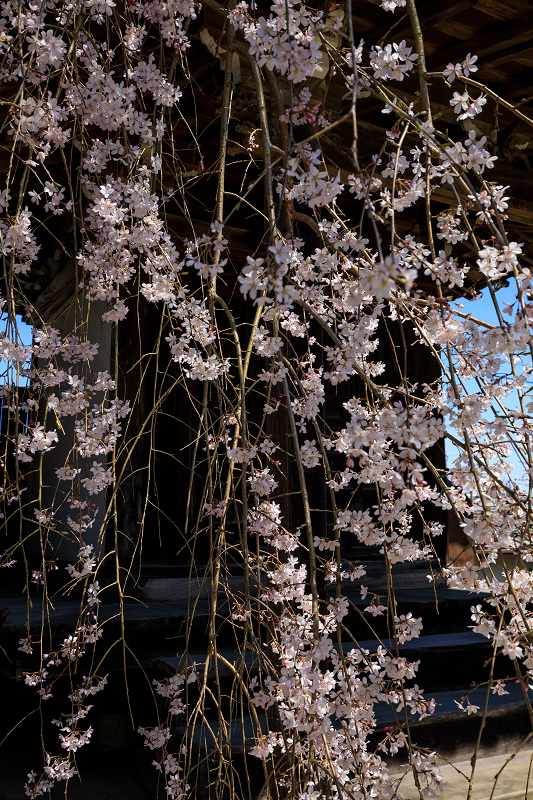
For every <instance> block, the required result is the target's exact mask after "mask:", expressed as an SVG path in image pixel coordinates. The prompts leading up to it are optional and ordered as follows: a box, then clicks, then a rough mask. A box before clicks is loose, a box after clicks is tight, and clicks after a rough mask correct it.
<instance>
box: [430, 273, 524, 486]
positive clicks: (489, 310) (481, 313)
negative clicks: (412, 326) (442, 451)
mask: <svg viewBox="0 0 533 800" xmlns="http://www.w3.org/2000/svg"><path fill="white" fill-rule="evenodd" d="M497 299H498V304H499V307H500V311H501V312H502V316H503V318H504V320H506V321H510V320H511V319H512V318H513V317H514V314H513V317H511V316H509V315H508V314H505V313H504V311H503V309H504V306H506V305H507V304H509V305H512V304H513V303H514V304H515V305H514V311H515V312H516V308H517V306H516V300H517V295H516V285H515V284H514V280H513V279H511V280H510V285H509V286H508V287H503V288H501V289H499V290H498V292H497ZM455 305H456V306H457V308H459V309H460V311H462V312H463V313H466V314H472V316H474V317H476V318H477V319H480V320H483V321H484V322H488V323H490V324H491V325H499V321H498V316H497V314H496V310H495V308H494V304H493V302H492V298H491V296H490V293H489V290H488V289H484V290H483V292H481V294H480V297H479V299H477V300H473V301H469V300H466V299H463V298H462V299H461V300H459V301H458V302H457V303H456V304H455ZM481 377H482V376H481ZM465 386H466V388H467V390H468V391H470V392H472V394H474V393H475V392H479V387H478V385H477V384H476V382H475V381H474V380H473V379H472V380H469V381H465ZM505 405H506V406H508V407H511V408H513V407H515V406H518V395H517V393H516V392H512V393H511V394H510V395H509V396H508V397H507V398H506V399H505ZM491 418H492V415H491ZM446 453H447V456H448V463H449V462H450V461H451V460H452V459H453V458H454V457H455V455H457V449H456V448H455V446H454V445H453V444H451V443H450V442H449V441H447V442H446ZM508 460H509V461H510V463H511V464H512V465H513V466H514V471H513V473H512V474H513V478H514V479H515V480H516V479H518V478H521V477H522V476H523V475H524V465H523V464H521V463H520V460H519V459H518V456H517V455H516V454H515V453H514V452H512V451H511V453H510V455H509V456H508Z"/></svg>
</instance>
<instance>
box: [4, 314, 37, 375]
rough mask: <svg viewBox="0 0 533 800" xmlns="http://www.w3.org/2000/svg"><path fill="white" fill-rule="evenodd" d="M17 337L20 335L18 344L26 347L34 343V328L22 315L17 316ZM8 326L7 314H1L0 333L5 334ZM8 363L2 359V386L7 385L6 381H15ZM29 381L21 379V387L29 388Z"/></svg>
mask: <svg viewBox="0 0 533 800" xmlns="http://www.w3.org/2000/svg"><path fill="white" fill-rule="evenodd" d="M16 319H17V335H18V343H19V344H23V345H25V346H26V347H27V346H28V345H30V344H31V342H32V326H31V325H27V324H26V322H24V320H23V319H22V317H21V315H20V314H17V316H16ZM6 326H7V314H0V333H5V330H6ZM7 368H8V366H7V361H6V360H5V359H0V384H4V383H6V379H8V380H9V379H10V380H13V379H14V374H13V372H12V371H11V375H8V374H7ZM27 384H28V380H27V378H19V386H27Z"/></svg>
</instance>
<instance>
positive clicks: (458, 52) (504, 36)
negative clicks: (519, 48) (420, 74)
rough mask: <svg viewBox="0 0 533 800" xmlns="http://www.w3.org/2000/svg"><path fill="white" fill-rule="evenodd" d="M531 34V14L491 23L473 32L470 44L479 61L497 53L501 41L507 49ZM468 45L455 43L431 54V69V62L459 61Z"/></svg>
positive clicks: (529, 39) (527, 38)
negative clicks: (484, 28) (527, 17)
mask: <svg viewBox="0 0 533 800" xmlns="http://www.w3.org/2000/svg"><path fill="white" fill-rule="evenodd" d="M532 35H533V25H532V24H531V15H530V17H529V19H526V20H520V21H519V22H513V23H511V24H508V25H503V26H502V25H501V24H500V25H491V26H490V28H488V29H487V30H485V31H480V32H475V36H474V37H473V42H472V46H474V44H475V54H476V55H477V56H478V57H479V61H480V62H482V60H483V59H484V58H485V57H486V56H489V55H491V54H492V53H499V52H500V50H501V49H502V43H505V48H506V49H508V48H510V47H512V46H514V45H518V44H521V43H523V42H528V41H531V38H532ZM468 52H469V51H468V47H467V49H466V50H465V44H463V43H462V42H461V44H459V45H456V46H455V47H450V48H448V49H445V50H444V51H443V52H438V51H437V52H436V53H435V54H434V56H432V58H431V61H432V64H431V70H434V69H436V68H435V67H434V66H433V64H434V63H439V64H442V65H444V64H447V63H449V62H452V63H454V62H456V61H461V60H462V59H463V58H464V57H465V56H466V54H467V53H468Z"/></svg>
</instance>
